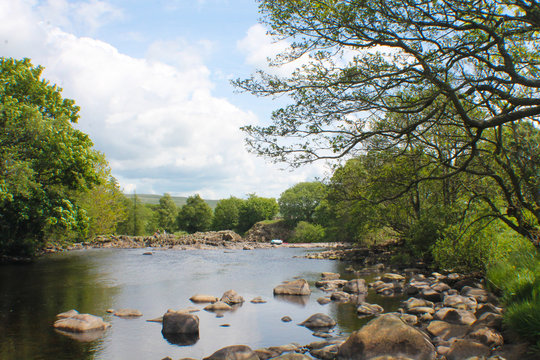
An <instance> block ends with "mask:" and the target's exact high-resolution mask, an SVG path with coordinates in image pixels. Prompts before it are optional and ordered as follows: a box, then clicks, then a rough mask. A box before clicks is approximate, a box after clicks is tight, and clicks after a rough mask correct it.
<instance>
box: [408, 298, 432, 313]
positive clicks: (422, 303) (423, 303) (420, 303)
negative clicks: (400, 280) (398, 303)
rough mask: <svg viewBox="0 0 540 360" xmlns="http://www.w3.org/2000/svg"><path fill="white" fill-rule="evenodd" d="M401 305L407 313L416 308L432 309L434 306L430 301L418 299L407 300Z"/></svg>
mask: <svg viewBox="0 0 540 360" xmlns="http://www.w3.org/2000/svg"><path fill="white" fill-rule="evenodd" d="M402 304H403V306H404V307H405V310H407V311H408V310H410V309H413V308H416V307H430V308H433V307H434V304H433V303H432V302H431V301H428V300H426V299H418V298H409V299H408V300H406V301H403V302H402Z"/></svg>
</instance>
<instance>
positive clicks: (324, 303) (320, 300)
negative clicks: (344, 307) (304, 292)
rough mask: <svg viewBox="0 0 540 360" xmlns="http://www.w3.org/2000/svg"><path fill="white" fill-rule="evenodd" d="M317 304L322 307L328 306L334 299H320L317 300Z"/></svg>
mask: <svg viewBox="0 0 540 360" xmlns="http://www.w3.org/2000/svg"><path fill="white" fill-rule="evenodd" d="M317 302H318V303H319V304H320V305H326V304H329V303H331V302H332V299H330V298H329V297H320V298H318V299H317Z"/></svg>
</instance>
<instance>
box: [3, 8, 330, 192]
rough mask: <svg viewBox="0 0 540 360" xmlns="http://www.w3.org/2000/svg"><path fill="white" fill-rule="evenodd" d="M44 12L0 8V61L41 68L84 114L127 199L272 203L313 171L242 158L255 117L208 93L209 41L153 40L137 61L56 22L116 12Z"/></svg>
mask: <svg viewBox="0 0 540 360" xmlns="http://www.w3.org/2000/svg"><path fill="white" fill-rule="evenodd" d="M46 5H47V6H46V7H43V6H42V7H36V6H35V3H34V2H32V1H24V0H19V1H17V0H12V1H8V2H1V3H0V53H1V54H3V56H12V57H15V58H22V57H30V58H31V59H32V60H33V63H34V65H37V64H41V65H43V66H45V71H44V77H45V78H47V79H49V80H51V82H53V83H56V84H58V85H59V86H60V87H62V88H63V89H64V93H63V94H64V96H65V97H68V98H73V99H75V100H76V102H77V104H78V105H79V106H80V107H81V113H80V114H81V119H80V121H79V125H78V127H79V128H80V129H81V130H83V131H84V132H86V133H88V134H89V135H90V137H91V138H92V140H93V141H94V143H95V144H96V148H98V149H99V150H101V151H103V152H105V154H106V156H107V159H108V160H109V162H110V165H111V167H112V170H113V174H114V175H115V176H116V177H117V178H118V180H119V181H120V183H121V185H122V186H123V187H124V189H125V190H126V191H134V190H136V191H137V192H138V193H158V194H162V193H165V192H170V193H172V194H176V195H190V194H193V193H199V194H201V196H203V197H206V198H224V197H228V196H229V195H235V196H243V195H245V194H247V193H252V192H255V193H257V194H259V195H261V196H279V194H280V193H281V192H282V191H284V190H285V189H286V188H288V187H289V186H291V185H293V184H294V183H296V182H298V181H303V180H304V179H306V178H312V177H313V176H316V175H318V174H319V173H320V171H319V170H320V169H318V168H316V167H312V168H305V169H303V170H301V171H298V172H295V173H294V174H291V173H287V172H284V173H282V172H279V170H278V167H277V166H273V165H269V164H266V163H265V162H264V161H263V160H262V159H259V158H255V157H254V156H253V155H251V154H248V153H247V151H246V150H245V148H244V141H243V136H244V135H243V133H242V132H241V131H240V130H239V127H240V126H242V125H246V124H254V123H256V122H257V118H256V116H255V115H254V114H253V113H251V112H248V111H243V110H242V109H240V108H238V107H236V106H234V105H232V104H231V103H230V102H229V101H228V100H226V99H221V98H216V97H214V96H213V95H212V93H211V91H212V89H213V87H214V84H213V83H212V81H211V80H210V75H211V70H210V69H208V68H207V67H206V66H205V64H204V58H205V56H206V55H207V54H208V53H209V52H211V51H212V43H211V42H199V43H191V42H189V41H187V40H183V39H177V40H175V41H155V42H154V43H153V44H152V45H151V46H150V47H149V49H148V51H147V57H146V58H135V57H132V56H129V55H126V54H123V53H121V52H119V51H118V50H117V49H116V48H115V47H113V46H111V45H110V44H108V43H105V42H103V41H100V40H97V39H93V38H90V37H80V36H77V35H74V34H73V33H70V32H68V31H65V30H64V29H63V28H62V29H61V28H60V27H59V26H56V25H57V23H56V22H58V24H61V26H66V27H67V28H69V23H68V22H67V23H66V21H67V20H65V18H64V17H63V15H65V14H73V13H76V14H79V15H80V16H83V14H86V15H88V14H89V15H88V16H89V19H88V20H87V21H88V24H89V26H94V27H96V26H100V24H101V23H100V22H99V21H98V22H94V20H92V18H99V16H98V14H109V16H111V17H115V16H119V15H118V14H120V13H121V11H120V10H118V11H116V10H114V9H112V8H111V7H109V6H108V5H107V4H106V3H105V2H103V1H87V2H82V3H73V2H66V1H62V0H56V1H55V0H50V1H48V2H47V3H46ZM111 9H112V10H111ZM45 10H47V11H45ZM44 14H48V15H47V16H45V15H44ZM45 19H50V21H48V22H47V21H44V20H45Z"/></svg>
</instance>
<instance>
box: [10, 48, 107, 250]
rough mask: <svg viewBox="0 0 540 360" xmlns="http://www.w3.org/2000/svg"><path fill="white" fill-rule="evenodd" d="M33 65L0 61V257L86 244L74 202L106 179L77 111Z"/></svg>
mask: <svg viewBox="0 0 540 360" xmlns="http://www.w3.org/2000/svg"><path fill="white" fill-rule="evenodd" d="M42 70H43V68H41V67H39V66H38V67H34V66H33V65H32V64H31V62H30V60H28V59H24V60H13V59H8V58H0V128H1V131H0V214H1V215H0V252H4V253H12V254H17V253H26V254H31V253H33V252H34V251H35V250H36V249H37V248H39V246H41V244H43V242H44V241H46V240H47V239H48V238H52V237H58V236H61V237H69V238H77V237H79V238H80V237H85V236H86V233H87V231H88V228H89V224H88V222H89V218H88V216H87V214H86V211H85V210H84V209H83V208H82V207H81V206H80V204H78V203H77V201H76V198H77V194H79V193H80V192H85V191H88V190H89V189H91V188H92V187H93V186H95V185H100V184H102V183H103V182H104V181H106V179H103V178H102V177H101V173H100V172H99V171H98V170H97V168H98V167H99V164H100V163H101V162H102V157H101V155H100V154H99V153H98V152H97V151H95V150H94V149H93V148H92V146H93V144H92V142H91V141H90V139H89V138H88V136H87V135H86V134H84V133H82V132H80V131H78V130H75V129H74V128H73V127H72V122H76V121H77V119H78V111H79V108H78V107H77V106H76V105H75V103H74V101H73V100H70V99H63V98H62V96H61V89H59V88H57V87H56V86H55V85H50V84H49V83H48V82H47V81H46V80H42V79H40V77H41V72H42Z"/></svg>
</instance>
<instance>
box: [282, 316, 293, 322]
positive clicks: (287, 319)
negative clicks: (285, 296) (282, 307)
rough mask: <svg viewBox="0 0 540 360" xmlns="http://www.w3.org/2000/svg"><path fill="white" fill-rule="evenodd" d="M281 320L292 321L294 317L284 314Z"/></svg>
mask: <svg viewBox="0 0 540 360" xmlns="http://www.w3.org/2000/svg"><path fill="white" fill-rule="evenodd" d="M281 321H283V322H291V321H292V319H291V317H290V316H284V317H282V318H281Z"/></svg>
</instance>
